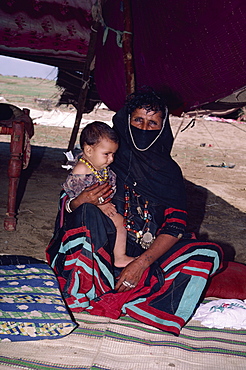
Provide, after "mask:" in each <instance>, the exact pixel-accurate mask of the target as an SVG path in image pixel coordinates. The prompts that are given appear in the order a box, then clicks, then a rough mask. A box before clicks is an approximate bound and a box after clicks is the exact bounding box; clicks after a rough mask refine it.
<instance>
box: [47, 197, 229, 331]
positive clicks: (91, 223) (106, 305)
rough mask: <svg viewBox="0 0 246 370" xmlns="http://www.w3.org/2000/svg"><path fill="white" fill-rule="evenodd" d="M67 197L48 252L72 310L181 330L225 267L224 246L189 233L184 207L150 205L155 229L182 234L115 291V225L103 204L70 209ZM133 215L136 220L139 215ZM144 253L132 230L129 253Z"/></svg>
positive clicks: (62, 205) (59, 213)
mask: <svg viewBox="0 0 246 370" xmlns="http://www.w3.org/2000/svg"><path fill="white" fill-rule="evenodd" d="M67 197H68V196H67V194H66V193H65V192H62V193H61V199H60V207H59V212H58V216H57V220H56V227H55V232H54V235H53V237H52V240H51V241H50V244H49V246H48V247H47V251H46V254H47V260H48V262H49V264H50V265H51V266H52V268H53V269H54V271H55V273H56V275H57V278H58V281H59V284H60V288H61V291H62V293H63V296H64V298H65V300H66V303H67V305H68V307H69V308H70V309H71V311H74V312H81V311H87V312H89V313H91V314H93V315H100V316H106V317H110V318H114V319H117V318H119V317H120V316H122V315H126V314H128V315H129V316H131V317H133V318H135V319H137V320H139V321H141V322H143V323H146V324H149V325H152V326H155V327H157V328H159V329H161V330H164V331H167V332H170V333H173V334H174V335H179V333H180V330H181V328H182V327H183V326H184V325H185V323H186V322H187V321H188V320H189V319H190V317H191V316H192V314H193V313H194V311H195V309H196V308H197V306H198V304H199V303H200V301H201V299H202V297H203V294H204V292H205V288H206V285H207V282H208V279H209V277H210V276H211V275H212V274H214V273H215V272H216V271H218V270H219V269H220V268H221V260H222V251H221V248H220V247H219V246H218V245H217V244H214V243H210V242H201V241H197V240H196V239H194V238H192V236H191V235H189V234H186V233H185V231H184V230H185V225H186V221H185V220H186V213H185V212H184V211H183V210H178V209H175V208H168V209H165V208H164V207H163V206H161V207H160V206H158V205H150V211H151V214H152V216H153V217H152V221H153V222H152V224H153V225H154V226H153V227H154V230H151V231H152V233H154V234H155V235H158V234H161V233H166V234H170V235H174V236H177V237H179V238H180V239H178V242H177V243H176V244H175V245H174V246H173V247H172V248H171V249H170V250H169V251H168V252H167V253H165V254H164V255H163V256H162V257H161V258H159V259H158V260H157V261H155V263H153V264H152V265H151V266H150V267H149V268H148V269H147V270H145V272H144V274H143V276H142V278H141V280H140V282H139V283H138V285H137V286H136V287H135V288H134V289H131V290H129V291H127V292H121V293H119V292H117V291H116V290H114V287H115V284H116V279H117V276H118V275H119V273H120V271H121V269H119V268H116V267H114V264H113V248H114V243H115V236H116V230H115V227H114V224H113V223H112V221H111V220H110V219H109V218H108V217H107V216H105V214H103V213H102V212H101V210H100V209H99V208H98V207H96V206H94V205H92V204H88V203H86V204H83V205H81V206H80V207H78V208H77V209H76V210H75V211H74V212H72V213H67V212H66V211H65V209H64V204H65V202H66V199H67ZM138 201H139V200H138ZM135 208H136V207H133V212H134V209H135ZM134 217H135V219H137V214H135V215H134ZM140 222H141V220H140ZM138 226H139V227H141V225H138ZM180 236H182V237H180ZM143 252H144V250H143V249H142V248H141V246H140V245H139V244H138V243H136V242H135V241H134V240H133V239H132V237H130V235H129V238H128V241H127V255H129V256H133V257H136V256H139V255H140V254H141V253H143Z"/></svg>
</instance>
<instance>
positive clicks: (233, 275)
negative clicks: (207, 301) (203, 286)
mask: <svg viewBox="0 0 246 370" xmlns="http://www.w3.org/2000/svg"><path fill="white" fill-rule="evenodd" d="M206 297H217V298H236V299H246V265H243V264H242V263H237V262H227V264H226V266H225V268H224V270H222V272H219V273H218V274H216V275H214V276H213V277H212V279H211V282H210V284H209V286H208V289H207V291H206Z"/></svg>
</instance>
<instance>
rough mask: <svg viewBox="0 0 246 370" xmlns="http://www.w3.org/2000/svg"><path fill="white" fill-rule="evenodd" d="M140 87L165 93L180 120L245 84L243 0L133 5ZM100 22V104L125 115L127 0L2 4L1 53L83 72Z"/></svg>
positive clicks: (160, 0) (141, 0) (158, 0)
mask: <svg viewBox="0 0 246 370" xmlns="http://www.w3.org/2000/svg"><path fill="white" fill-rule="evenodd" d="M131 8H132V27H133V35H132V36H133V57H134V69H135V77H136V86H138V87H140V86H142V85H149V86H152V87H153V88H154V89H155V90H157V91H160V92H162V93H164V94H165V95H166V97H167V100H168V105H169V107H170V110H171V112H173V113H177V114H179V113H181V112H182V111H188V110H191V109H195V108H197V107H200V106H202V105H204V104H206V103H211V102H214V101H216V100H218V99H221V98H224V97H226V96H228V95H230V94H232V93H233V92H235V91H237V90H239V89H241V88H243V87H244V86H245V85H246V70H245V60H246V48H245V44H246V42H245V41H246V2H245V1H244V0H232V1H230V2H229V1H226V0H217V1H214V0H206V1H204V0H190V1H189V2H187V1H186V0H177V1H175V2H173V1H170V0H152V1H149V0H134V1H131ZM95 14H97V16H98V15H99V16H100V20H101V24H102V26H101V29H100V31H99V32H98V38H97V46H96V65H95V81H96V87H97V91H98V93H99V96H100V99H101V100H102V101H103V102H104V103H105V104H106V105H107V106H108V107H109V108H110V109H112V110H114V111H116V110H118V109H119V108H120V107H121V106H122V105H123V104H124V100H125V96H126V83H125V74H124V63H123V51H122V47H121V46H120V43H119V41H120V38H121V36H122V34H121V33H120V32H119V31H121V32H122V31H124V13H123V11H122V1H121V0H107V1H104V2H103V6H102V13H100V2H99V1H97V0H66V1H60V0H26V1H24V2H20V1H19V0H11V1H2V2H0V53H1V54H2V55H6V56H13V57H18V58H22V59H26V60H32V61H35V62H40V63H46V64H50V65H54V66H57V67H59V68H61V69H66V70H72V71H82V70H83V63H84V62H85V59H86V55H87V52H88V45H89V38H90V33H91V25H92V22H93V17H95Z"/></svg>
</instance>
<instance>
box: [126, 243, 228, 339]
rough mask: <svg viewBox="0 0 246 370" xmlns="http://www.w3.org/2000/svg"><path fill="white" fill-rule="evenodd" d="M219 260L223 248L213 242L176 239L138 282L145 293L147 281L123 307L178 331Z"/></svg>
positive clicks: (166, 328)
mask: <svg viewBox="0 0 246 370" xmlns="http://www.w3.org/2000/svg"><path fill="white" fill-rule="evenodd" d="M221 260H222V251H221V248H220V247H219V246H218V245H216V244H213V243H206V242H199V241H195V240H181V241H179V242H178V243H177V244H176V245H174V246H173V247H172V248H171V249H170V250H169V251H168V252H167V253H166V254H165V255H164V256H162V257H161V258H160V259H159V261H158V262H159V267H157V266H154V265H153V266H151V268H150V270H149V274H148V277H147V278H146V279H145V281H144V283H143V284H142V287H141V284H139V285H138V288H140V289H139V290H141V289H142V292H143V293H144V287H145V288H146V286H147V284H149V287H150V289H149V291H148V292H147V293H146V294H139V296H138V297H136V298H134V297H132V298H133V299H131V300H129V302H126V303H125V304H124V305H123V307H122V310H123V311H125V312H127V313H128V314H129V315H130V316H132V317H134V318H136V319H138V320H139V321H143V322H145V323H146V324H149V325H153V326H156V327H158V328H160V329H162V330H165V331H169V332H172V333H174V334H176V335H178V334H179V332H180V329H181V328H182V327H183V326H184V324H185V323H186V322H187V320H188V319H189V318H190V317H191V316H192V314H193V313H194V310H195V309H196V308H197V305H198V304H199V302H200V300H201V297H202V295H203V292H204V289H205V287H206V284H207V281H208V279H209V277H210V275H211V274H213V273H215V272H216V271H218V269H219V268H220V267H221ZM151 270H152V271H151ZM139 293H140V291H139Z"/></svg>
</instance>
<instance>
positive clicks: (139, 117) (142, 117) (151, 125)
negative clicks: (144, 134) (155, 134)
mask: <svg viewBox="0 0 246 370" xmlns="http://www.w3.org/2000/svg"><path fill="white" fill-rule="evenodd" d="M162 122H163V119H162V112H160V111H159V112H154V111H150V112H149V111H147V110H146V109H144V108H137V109H135V111H134V112H132V114H131V119H130V123H131V125H132V126H135V127H137V128H139V129H140V130H160V129H161V128H162Z"/></svg>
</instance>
